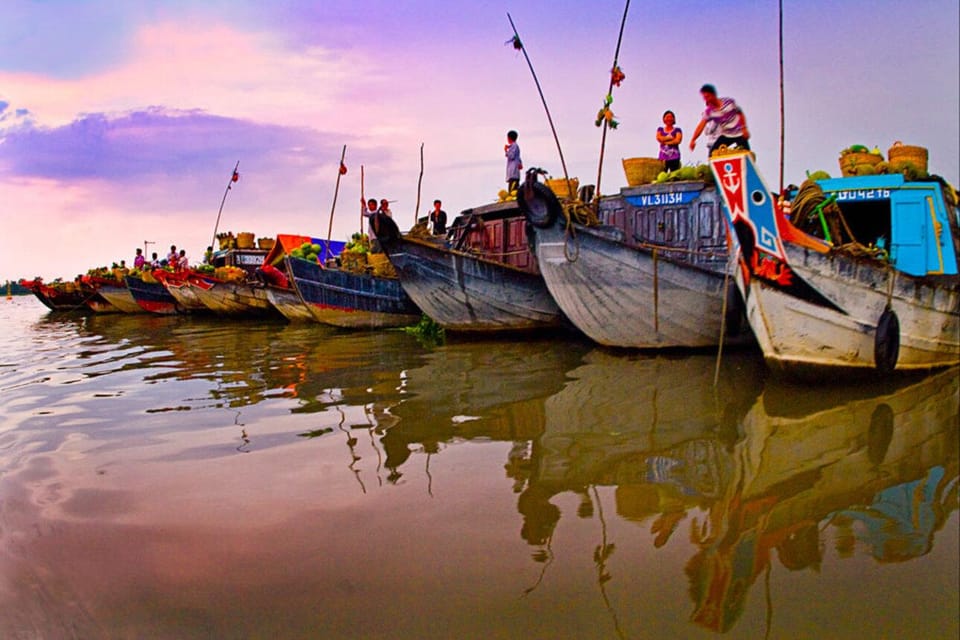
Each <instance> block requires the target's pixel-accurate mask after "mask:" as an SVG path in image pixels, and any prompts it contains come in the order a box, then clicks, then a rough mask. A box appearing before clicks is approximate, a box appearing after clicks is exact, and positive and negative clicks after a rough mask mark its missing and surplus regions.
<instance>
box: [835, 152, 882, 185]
mask: <svg viewBox="0 0 960 640" xmlns="http://www.w3.org/2000/svg"><path fill="white" fill-rule="evenodd" d="M881 162H883V156H882V155H880V154H879V153H870V152H868V151H863V152H860V151H851V152H847V153H844V154H843V155H841V156H840V173H841V174H843V176H844V177H845V178H847V177H850V176H856V175H860V173H861V172H860V170H859V168H860V167H870V168H871V169H873V168H874V167H876V166H877V165H878V164H880V163H881ZM870 173H874V172H873V171H871V172H870Z"/></svg>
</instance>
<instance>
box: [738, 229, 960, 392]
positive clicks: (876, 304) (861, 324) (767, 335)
mask: <svg viewBox="0 0 960 640" xmlns="http://www.w3.org/2000/svg"><path fill="white" fill-rule="evenodd" d="M785 249H786V253H787V258H788V260H789V265H790V268H791V269H792V271H793V272H794V273H795V275H796V276H797V277H798V278H800V279H801V280H803V281H805V282H806V283H807V284H809V285H810V286H811V287H813V288H814V289H816V290H817V291H818V292H819V293H821V294H822V295H823V296H824V297H825V298H827V299H828V300H830V301H833V302H834V303H835V304H836V305H837V306H838V307H840V308H841V309H842V311H837V310H834V309H830V308H825V307H824V306H822V305H818V304H813V303H811V302H808V301H805V300H803V299H800V298H798V297H795V296H792V295H789V294H787V293H784V292H782V291H780V290H778V289H777V288H775V287H772V286H770V285H768V284H766V283H764V282H763V281H762V280H759V279H757V278H752V279H751V280H750V283H749V285H748V287H747V288H746V291H745V295H744V297H745V299H746V307H747V318H748V319H749V321H750V325H751V326H752V327H753V331H754V333H755V334H756V337H757V341H758V343H759V344H760V348H761V349H762V350H763V355H764V359H765V360H766V361H767V364H768V365H770V366H771V368H773V369H776V370H780V371H784V372H788V373H798V374H807V373H810V372H812V371H813V370H818V369H823V368H824V367H830V368H835V367H839V368H849V369H861V370H873V369H874V368H875V366H876V364H875V357H874V350H875V346H874V345H875V335H876V332H877V325H878V321H879V319H880V316H881V315H882V314H883V312H884V310H885V309H886V307H887V304H888V302H889V305H890V308H891V309H892V310H893V311H894V313H896V315H897V317H898V319H899V327H900V333H899V340H900V351H899V358H898V360H897V365H896V368H897V369H898V370H916V369H931V368H936V367H945V366H950V365H955V364H957V363H958V362H960V282H958V279H957V278H956V276H952V277H942V278H940V279H933V278H917V277H913V276H909V275H906V274H903V273H898V272H896V271H893V270H891V269H884V268H883V267H881V266H879V265H877V264H872V263H869V262H866V261H857V260H855V259H852V258H850V257H847V256H843V255H834V256H830V255H825V254H821V253H817V252H816V251H812V250H809V249H804V248H802V247H797V246H795V245H789V244H788V245H786V246H785ZM737 280H738V286H739V287H740V288H741V290H742V291H743V290H744V282H743V276H742V274H741V275H738V278H737ZM888 291H889V292H890V295H889V298H888Z"/></svg>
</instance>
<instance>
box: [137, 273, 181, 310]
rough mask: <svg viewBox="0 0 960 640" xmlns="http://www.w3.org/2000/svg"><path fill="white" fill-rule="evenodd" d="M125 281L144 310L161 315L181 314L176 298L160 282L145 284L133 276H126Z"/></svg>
mask: <svg viewBox="0 0 960 640" xmlns="http://www.w3.org/2000/svg"><path fill="white" fill-rule="evenodd" d="M124 280H125V281H126V283H127V289H128V290H129V291H130V294H131V295H132V296H133V299H134V300H136V301H137V304H138V305H140V307H141V308H142V309H143V310H145V311H149V312H150V313H159V314H161V315H172V314H175V313H180V310H181V309H180V306H179V305H178V304H177V300H176V298H174V297H173V296H171V295H170V292H169V291H167V289H166V287H164V286H163V285H162V284H160V283H159V282H144V281H143V280H142V279H141V278H135V277H133V276H126V277H125V278H124Z"/></svg>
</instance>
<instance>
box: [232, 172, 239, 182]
mask: <svg viewBox="0 0 960 640" xmlns="http://www.w3.org/2000/svg"><path fill="white" fill-rule="evenodd" d="M239 179H240V173H239V172H238V171H236V170H234V172H233V177H232V178H230V182H237V181H238V180H239Z"/></svg>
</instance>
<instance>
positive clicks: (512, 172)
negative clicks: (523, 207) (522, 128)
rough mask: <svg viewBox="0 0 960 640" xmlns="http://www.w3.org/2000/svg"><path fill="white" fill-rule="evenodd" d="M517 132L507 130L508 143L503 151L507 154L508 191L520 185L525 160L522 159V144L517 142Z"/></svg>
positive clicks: (514, 189)
mask: <svg viewBox="0 0 960 640" xmlns="http://www.w3.org/2000/svg"><path fill="white" fill-rule="evenodd" d="M517 136H518V134H517V132H516V131H512V130H511V131H507V144H506V145H504V147H503V153H504V155H506V156H507V191H516V190H517V187H519V186H520V171H521V170H522V169H523V161H522V160H521V159H520V145H518V144H517Z"/></svg>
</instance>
